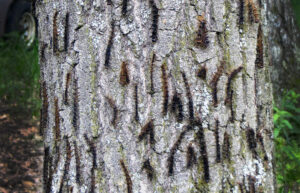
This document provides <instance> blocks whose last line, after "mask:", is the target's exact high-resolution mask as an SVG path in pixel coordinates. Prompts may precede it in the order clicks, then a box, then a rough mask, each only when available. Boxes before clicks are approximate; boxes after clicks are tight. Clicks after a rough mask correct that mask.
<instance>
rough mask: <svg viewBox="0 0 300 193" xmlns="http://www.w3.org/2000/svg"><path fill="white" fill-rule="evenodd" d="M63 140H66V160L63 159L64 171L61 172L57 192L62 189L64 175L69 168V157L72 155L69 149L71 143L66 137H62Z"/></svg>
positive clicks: (60, 192)
mask: <svg viewBox="0 0 300 193" xmlns="http://www.w3.org/2000/svg"><path fill="white" fill-rule="evenodd" d="M64 138H65V141H66V160H65V165H64V172H63V176H62V178H61V182H60V188H59V193H62V191H63V184H64V182H65V181H67V179H66V176H67V175H68V173H69V168H70V161H71V157H72V155H71V154H72V151H71V145H70V142H69V139H68V138H67V137H64Z"/></svg>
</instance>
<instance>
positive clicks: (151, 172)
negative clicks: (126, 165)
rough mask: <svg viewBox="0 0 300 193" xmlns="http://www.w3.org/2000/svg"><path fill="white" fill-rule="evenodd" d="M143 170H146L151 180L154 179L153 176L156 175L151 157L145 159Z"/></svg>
mask: <svg viewBox="0 0 300 193" xmlns="http://www.w3.org/2000/svg"><path fill="white" fill-rule="evenodd" d="M142 170H145V171H146V173H147V177H148V179H149V180H150V181H152V179H153V176H154V169H153V167H152V166H151V164H150V161H149V159H147V160H146V161H144V163H143V166H142Z"/></svg>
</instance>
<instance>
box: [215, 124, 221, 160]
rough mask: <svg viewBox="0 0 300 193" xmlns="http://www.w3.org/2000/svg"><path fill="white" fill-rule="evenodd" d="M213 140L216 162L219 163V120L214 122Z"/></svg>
mask: <svg viewBox="0 0 300 193" xmlns="http://www.w3.org/2000/svg"><path fill="white" fill-rule="evenodd" d="M215 139H216V162H217V163H220V162H221V152H220V141H219V120H218V119H217V120H216V128H215Z"/></svg>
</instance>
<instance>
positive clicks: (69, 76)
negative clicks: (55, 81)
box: [64, 72, 71, 105]
mask: <svg viewBox="0 0 300 193" xmlns="http://www.w3.org/2000/svg"><path fill="white" fill-rule="evenodd" d="M70 80H71V73H70V72H68V73H67V76H66V88H65V100H64V101H65V105H68V104H69V101H68V91H69V85H70Z"/></svg>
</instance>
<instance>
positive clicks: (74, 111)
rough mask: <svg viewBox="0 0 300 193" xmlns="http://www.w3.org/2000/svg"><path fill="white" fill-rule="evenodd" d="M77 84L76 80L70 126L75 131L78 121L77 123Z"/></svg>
mask: <svg viewBox="0 0 300 193" xmlns="http://www.w3.org/2000/svg"><path fill="white" fill-rule="evenodd" d="M78 102H79V101H78V84H77V80H76V79H75V80H74V99H73V119H72V124H73V127H74V129H75V131H77V130H78V127H79V126H78V121H79V103H78Z"/></svg>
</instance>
